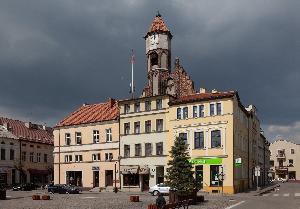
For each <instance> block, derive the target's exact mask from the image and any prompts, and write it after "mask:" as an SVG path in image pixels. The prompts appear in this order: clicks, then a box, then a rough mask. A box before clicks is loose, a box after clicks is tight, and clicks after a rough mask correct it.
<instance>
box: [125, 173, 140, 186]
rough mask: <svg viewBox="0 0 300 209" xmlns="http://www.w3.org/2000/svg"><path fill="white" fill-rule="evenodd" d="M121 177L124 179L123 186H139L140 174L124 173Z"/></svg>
mask: <svg viewBox="0 0 300 209" xmlns="http://www.w3.org/2000/svg"><path fill="white" fill-rule="evenodd" d="M123 179H124V186H139V183H140V175H139V174H137V173H133V174H124V175H123Z"/></svg>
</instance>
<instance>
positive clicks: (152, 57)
mask: <svg viewBox="0 0 300 209" xmlns="http://www.w3.org/2000/svg"><path fill="white" fill-rule="evenodd" d="M150 62H151V67H152V66H153V65H158V55H157V53H156V52H152V53H151V54H150Z"/></svg>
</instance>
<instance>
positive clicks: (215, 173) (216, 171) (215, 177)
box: [210, 165, 223, 186]
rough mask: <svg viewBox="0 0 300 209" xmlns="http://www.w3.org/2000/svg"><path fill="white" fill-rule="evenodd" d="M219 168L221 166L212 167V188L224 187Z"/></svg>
mask: <svg viewBox="0 0 300 209" xmlns="http://www.w3.org/2000/svg"><path fill="white" fill-rule="evenodd" d="M219 168H220V165H211V166H210V186H222V183H223V182H222V181H219V178H218V177H219Z"/></svg>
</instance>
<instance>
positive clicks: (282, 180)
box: [277, 178, 288, 183]
mask: <svg viewBox="0 0 300 209" xmlns="http://www.w3.org/2000/svg"><path fill="white" fill-rule="evenodd" d="M277 180H278V181H280V182H282V183H285V182H287V181H288V179H284V178H278V179H277Z"/></svg>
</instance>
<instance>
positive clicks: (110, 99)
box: [108, 98, 116, 107]
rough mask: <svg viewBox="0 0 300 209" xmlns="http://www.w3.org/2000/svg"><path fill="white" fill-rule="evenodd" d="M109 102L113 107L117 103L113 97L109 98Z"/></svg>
mask: <svg viewBox="0 0 300 209" xmlns="http://www.w3.org/2000/svg"><path fill="white" fill-rule="evenodd" d="M108 103H109V105H110V107H113V106H114V104H115V103H116V100H115V99H113V98H108Z"/></svg>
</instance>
